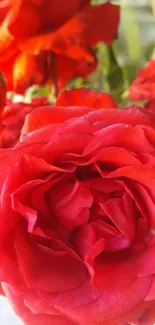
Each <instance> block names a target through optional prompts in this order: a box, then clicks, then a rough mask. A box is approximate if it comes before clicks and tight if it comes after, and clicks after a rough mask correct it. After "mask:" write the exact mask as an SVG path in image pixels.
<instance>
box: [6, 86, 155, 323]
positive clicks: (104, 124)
mask: <svg viewBox="0 0 155 325" xmlns="http://www.w3.org/2000/svg"><path fill="white" fill-rule="evenodd" d="M71 94H72V93H66V94H65V95H62V96H61V98H58V103H60V104H61V106H54V107H52V108H51V107H40V108H36V109H34V110H33V111H32V112H31V113H30V114H29V115H27V117H26V121H25V125H24V127H23V129H22V136H21V138H20V142H19V143H18V144H17V145H16V146H15V147H14V148H12V149H5V150H4V149H1V151H0V156H1V157H0V158H1V159H0V191H1V201H0V202H1V219H0V223H1V224H0V256H1V258H0V280H1V283H2V288H3V290H4V292H5V294H6V296H7V297H8V299H9V301H10V303H11V304H12V306H13V308H14V310H15V311H16V313H17V314H18V315H19V316H20V317H21V319H22V320H23V321H24V323H25V324H26V325H36V324H37V325H45V324H46V325H51V324H52V325H88V324H89V325H101V324H102V325H114V324H127V323H132V324H135V323H138V324H143V325H144V324H147V325H152V324H153V322H154V321H155V317H154V316H155V315H154V314H155V313H154V306H155V190H154V188H155V114H154V112H152V111H149V110H147V109H140V108H135V107H131V108H128V109H124V110H122V109H118V108H114V109H111V108H107V109H106V108H101V107H102V105H101V102H102V94H99V95H98V94H97V93H96V92H90V93H88V92H87V94H86V91H84V90H81V92H79V91H78V96H76V91H74V96H75V97H74V96H72V95H71ZM69 98H70V101H71V104H69ZM74 98H75V104H74ZM79 98H80V99H79ZM67 100H68V102H67ZM76 103H77V104H76ZM88 103H89V104H88ZM90 103H92V105H93V107H90ZM103 103H104V94H103ZM87 104H88V107H87ZM66 105H67V106H66ZM94 108H95V109H94Z"/></svg>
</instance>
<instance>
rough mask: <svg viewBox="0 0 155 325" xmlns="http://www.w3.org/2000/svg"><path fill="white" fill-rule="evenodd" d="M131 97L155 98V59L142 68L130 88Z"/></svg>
mask: <svg viewBox="0 0 155 325" xmlns="http://www.w3.org/2000/svg"><path fill="white" fill-rule="evenodd" d="M129 93H130V98H131V99H132V100H134V101H141V100H145V99H148V100H152V99H155V60H151V61H149V62H148V63H147V65H146V66H145V67H144V68H142V69H140V70H139V71H138V73H137V76H136V79H135V80H134V81H133V83H132V85H131V86H130V88H129Z"/></svg>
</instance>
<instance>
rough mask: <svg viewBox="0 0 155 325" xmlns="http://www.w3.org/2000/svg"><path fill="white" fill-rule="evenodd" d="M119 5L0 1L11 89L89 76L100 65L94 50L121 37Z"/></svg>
mask: <svg viewBox="0 0 155 325" xmlns="http://www.w3.org/2000/svg"><path fill="white" fill-rule="evenodd" d="M118 24H119V6H117V5H113V4H111V3H110V2H109V1H108V2H107V3H104V4H100V5H97V6H92V5H91V1H90V0H65V2H64V0H50V1H49V0H37V1H36V0H13V1H11V0H3V1H1V2H0V68H1V69H2V70H3V72H4V73H5V75H6V77H7V81H8V86H9V89H10V90H12V89H13V90H15V91H16V92H23V91H24V90H25V89H26V88H27V87H28V86H30V85H33V84H39V85H44V84H47V83H52V82H53V83H55V84H57V87H58V88H59V89H60V88H62V87H64V85H65V84H66V83H67V82H68V81H69V80H70V79H72V78H75V77H84V78H85V77H86V76H87V75H88V74H90V73H91V72H92V71H93V70H94V69H95V68H96V66H97V58H96V57H95V55H94V54H93V51H92V49H93V47H94V46H95V45H96V44H97V43H98V42H100V41H101V42H104V43H106V44H111V43H112V41H113V39H115V38H116V37H117V29H118Z"/></svg>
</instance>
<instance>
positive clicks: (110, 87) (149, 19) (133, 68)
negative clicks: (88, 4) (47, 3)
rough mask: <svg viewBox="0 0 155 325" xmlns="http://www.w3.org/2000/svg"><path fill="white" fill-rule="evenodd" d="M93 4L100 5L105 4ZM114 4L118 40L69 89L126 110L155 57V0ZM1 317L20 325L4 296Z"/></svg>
mask: <svg viewBox="0 0 155 325" xmlns="http://www.w3.org/2000/svg"><path fill="white" fill-rule="evenodd" d="M92 2H93V3H94V4H97V3H101V2H104V1H100V0H93V1H92ZM111 2H113V3H115V4H120V6H121V22H120V27H119V35H118V39H117V40H116V41H115V42H114V43H113V45H112V46H109V47H108V46H105V45H102V44H99V45H98V46H97V47H96V48H95V52H96V53H97V56H98V58H99V62H100V63H99V66H98V68H97V69H96V71H95V72H94V73H92V74H91V75H90V76H89V78H88V79H85V80H83V79H80V78H79V79H76V80H72V81H71V82H70V83H69V85H68V87H67V88H70V89H71V88H73V87H74V88H79V87H81V86H87V87H88V88H90V89H97V90H101V91H108V92H110V93H111V94H112V95H113V97H114V98H115V99H116V101H117V102H118V104H119V105H120V106H122V107H123V106H126V105H129V104H130V101H129V99H128V87H129V85H130V84H131V83H132V81H133V80H134V78H135V76H136V72H137V70H138V69H139V68H140V67H142V66H144V65H145V64H146V62H147V61H148V60H149V59H150V58H151V57H155V16H154V15H155V0H120V1H117V0H113V1H111ZM103 63H104V64H103ZM38 94H39V95H48V94H49V89H48V87H44V88H42V89H38V88H37V87H36V86H33V87H31V88H29V89H28V90H27V92H26V94H25V101H29V100H30V98H31V97H32V96H34V95H38ZM0 314H1V319H0V320H1V324H2V325H10V324H11V325H20V324H21V322H20V321H19V319H18V317H17V316H15V315H14V312H13V311H12V309H11V307H10V306H9V304H8V303H7V301H6V300H5V298H4V297H0ZM45 325H46V324H45Z"/></svg>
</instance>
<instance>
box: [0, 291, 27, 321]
mask: <svg viewBox="0 0 155 325" xmlns="http://www.w3.org/2000/svg"><path fill="white" fill-rule="evenodd" d="M0 324H1V325H23V323H22V322H21V321H20V320H19V318H18V317H17V316H16V315H15V313H14V311H13V310H12V308H11V307H10V305H9V303H8V302H7V299H6V298H4V297H0Z"/></svg>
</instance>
